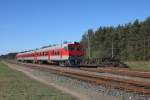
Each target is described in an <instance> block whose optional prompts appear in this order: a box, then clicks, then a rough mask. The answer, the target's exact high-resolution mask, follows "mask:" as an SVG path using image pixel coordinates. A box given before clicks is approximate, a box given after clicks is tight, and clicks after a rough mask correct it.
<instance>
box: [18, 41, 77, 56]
mask: <svg viewBox="0 0 150 100" xmlns="http://www.w3.org/2000/svg"><path fill="white" fill-rule="evenodd" d="M69 44H79V43H78V42H71V43H65V44H60V45H54V46H48V47H44V48H39V49H35V50H30V51H25V52H20V53H18V54H17V55H20V54H29V53H33V52H39V51H47V50H50V49H59V48H63V47H65V46H68V45H69Z"/></svg>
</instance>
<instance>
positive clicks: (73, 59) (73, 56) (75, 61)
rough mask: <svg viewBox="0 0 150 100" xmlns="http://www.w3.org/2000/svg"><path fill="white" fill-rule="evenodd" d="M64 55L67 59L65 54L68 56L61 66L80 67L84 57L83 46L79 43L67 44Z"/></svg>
mask: <svg viewBox="0 0 150 100" xmlns="http://www.w3.org/2000/svg"><path fill="white" fill-rule="evenodd" d="M63 49H64V51H65V52H66V53H65V52H64V54H63V52H62V57H65V54H67V58H66V59H64V60H62V61H61V62H60V65H61V66H79V65H80V63H81V61H82V57H83V56H84V51H83V49H82V46H81V45H80V44H79V43H76V42H75V43H71V44H67V45H66V46H64V47H63Z"/></svg>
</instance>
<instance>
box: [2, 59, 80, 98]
mask: <svg viewBox="0 0 150 100" xmlns="http://www.w3.org/2000/svg"><path fill="white" fill-rule="evenodd" d="M0 100H77V99H76V98H74V97H72V96H70V95H68V94H65V93H63V92H61V91H59V90H57V89H55V88H53V87H50V86H47V85H44V84H42V83H40V82H38V81H36V80H32V79H30V78H29V77H27V76H25V75H24V74H23V73H21V72H18V71H15V70H12V69H10V68H9V67H8V66H6V65H5V64H3V63H2V62H1V61H0Z"/></svg>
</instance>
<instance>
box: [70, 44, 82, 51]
mask: <svg viewBox="0 0 150 100" xmlns="http://www.w3.org/2000/svg"><path fill="white" fill-rule="evenodd" d="M68 50H69V51H81V46H79V45H69V46H68Z"/></svg>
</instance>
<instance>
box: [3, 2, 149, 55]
mask: <svg viewBox="0 0 150 100" xmlns="http://www.w3.org/2000/svg"><path fill="white" fill-rule="evenodd" d="M149 16H150V0H0V55H1V54H6V53H9V52H20V51H24V50H29V49H35V48H39V47H42V46H45V45H49V44H60V43H61V41H80V40H81V37H82V35H83V34H84V33H85V32H86V31H87V30H88V29H94V30H96V29H98V28H99V27H100V26H117V25H118V24H125V23H128V22H132V21H134V20H135V19H139V20H140V21H143V20H145V19H146V18H147V17H149Z"/></svg>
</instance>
